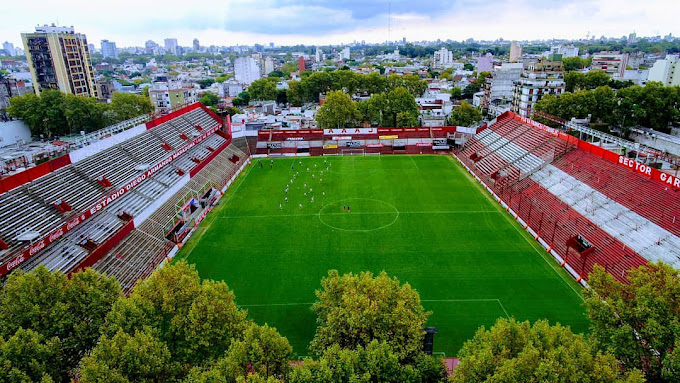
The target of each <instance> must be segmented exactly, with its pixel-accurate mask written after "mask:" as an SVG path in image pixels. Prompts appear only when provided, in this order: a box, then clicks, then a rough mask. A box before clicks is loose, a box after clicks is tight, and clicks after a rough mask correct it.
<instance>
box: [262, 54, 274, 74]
mask: <svg viewBox="0 0 680 383" xmlns="http://www.w3.org/2000/svg"><path fill="white" fill-rule="evenodd" d="M273 71H274V60H272V58H271V57H269V56H267V58H265V59H264V73H265V74H269V73H271V72H273Z"/></svg>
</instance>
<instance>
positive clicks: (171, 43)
mask: <svg viewBox="0 0 680 383" xmlns="http://www.w3.org/2000/svg"><path fill="white" fill-rule="evenodd" d="M164 42H165V51H166V52H168V53H172V54H173V55H176V54H177V39H165V41H164Z"/></svg>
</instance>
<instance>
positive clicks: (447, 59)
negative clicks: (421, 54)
mask: <svg viewBox="0 0 680 383" xmlns="http://www.w3.org/2000/svg"><path fill="white" fill-rule="evenodd" d="M432 62H433V64H434V65H435V66H437V67H442V66H444V65H447V64H450V63H452V62H453V52H451V51H450V50H448V49H446V48H444V47H442V48H441V49H440V50H438V51H435V52H434V57H433V59H432Z"/></svg>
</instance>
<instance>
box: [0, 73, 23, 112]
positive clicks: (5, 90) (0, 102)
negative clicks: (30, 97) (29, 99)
mask: <svg viewBox="0 0 680 383" xmlns="http://www.w3.org/2000/svg"><path fill="white" fill-rule="evenodd" d="M28 92H30V88H28V87H26V83H24V82H23V81H20V80H15V79H13V78H0V120H1V119H2V118H3V116H4V112H5V109H7V107H9V99H10V98H12V97H14V96H23V95H24V94H26V93H28Z"/></svg>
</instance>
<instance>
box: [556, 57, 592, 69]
mask: <svg viewBox="0 0 680 383" xmlns="http://www.w3.org/2000/svg"><path fill="white" fill-rule="evenodd" d="M588 61H589V60H584V59H582V58H580V57H565V58H563V59H562V65H563V66H564V71H565V72H569V71H575V70H579V69H582V68H585V67H587V66H588V65H590V63H589V62H588Z"/></svg>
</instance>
